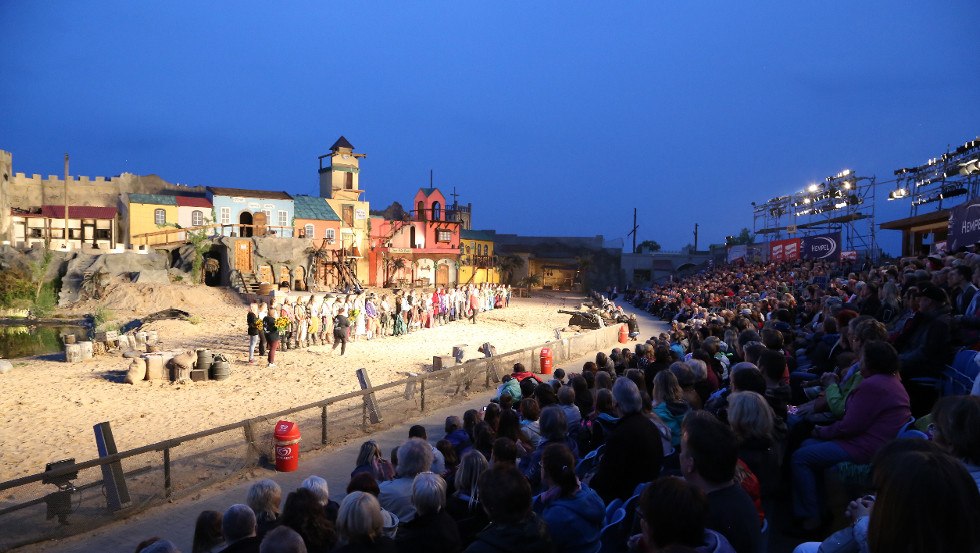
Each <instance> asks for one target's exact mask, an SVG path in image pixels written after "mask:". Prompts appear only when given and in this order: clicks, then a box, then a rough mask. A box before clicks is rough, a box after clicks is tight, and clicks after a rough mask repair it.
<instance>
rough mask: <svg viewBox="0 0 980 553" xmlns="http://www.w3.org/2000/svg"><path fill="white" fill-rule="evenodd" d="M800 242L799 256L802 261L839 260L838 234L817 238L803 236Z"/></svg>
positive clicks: (822, 235) (823, 235) (833, 233)
mask: <svg viewBox="0 0 980 553" xmlns="http://www.w3.org/2000/svg"><path fill="white" fill-rule="evenodd" d="M801 242H802V244H801V253H800V256H801V257H802V258H803V259H824V260H827V261H838V260H840V252H841V247H840V233H839V232H832V233H830V234H821V235H818V236H804V237H803V239H802V240H801Z"/></svg>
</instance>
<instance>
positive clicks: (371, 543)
mask: <svg viewBox="0 0 980 553" xmlns="http://www.w3.org/2000/svg"><path fill="white" fill-rule="evenodd" d="M383 524H384V519H383V518H382V516H381V504H380V503H378V500H377V499H376V498H375V497H374V496H373V495H371V494H369V493H365V492H358V491H355V492H351V493H349V494H347V497H345V498H344V500H343V502H341V504H340V510H339V511H338V512H337V532H338V533H339V534H340V543H342V544H343V545H341V546H340V547H339V548H337V549H335V551H336V552H337V553H351V552H354V551H395V543H394V541H392V539H391V538H389V537H388V536H385V535H384V534H382V532H381V530H382V526H383Z"/></svg>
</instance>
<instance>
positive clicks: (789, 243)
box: [769, 238, 800, 263]
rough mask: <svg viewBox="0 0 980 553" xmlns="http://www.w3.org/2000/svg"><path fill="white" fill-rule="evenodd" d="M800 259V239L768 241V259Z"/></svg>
mask: <svg viewBox="0 0 980 553" xmlns="http://www.w3.org/2000/svg"><path fill="white" fill-rule="evenodd" d="M799 259H800V239H799V238H788V239H786V240H773V241H772V242H769V261H773V262H776V263H780V262H783V261H797V260H799Z"/></svg>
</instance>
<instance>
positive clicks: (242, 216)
mask: <svg viewBox="0 0 980 553" xmlns="http://www.w3.org/2000/svg"><path fill="white" fill-rule="evenodd" d="M238 224H239V227H238V236H241V237H243V238H250V237H251V236H252V212H251V211H243V212H241V213H239V214H238Z"/></svg>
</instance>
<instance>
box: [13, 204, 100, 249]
mask: <svg viewBox="0 0 980 553" xmlns="http://www.w3.org/2000/svg"><path fill="white" fill-rule="evenodd" d="M9 215H10V221H11V228H12V231H13V232H12V234H13V241H12V242H13V245H14V246H17V247H24V248H30V247H33V246H35V245H37V244H40V245H42V246H43V245H45V244H47V245H48V248H49V249H52V250H79V249H84V248H92V249H97V250H101V251H102V252H109V251H110V250H113V249H115V248H116V245H117V243H118V242H117V239H116V215H117V211H116V208H114V207H106V206H88V205H72V206H68V236H67V240H66V239H65V238H66V237H65V206H63V205H44V206H41V207H40V209H34V210H24V209H19V208H14V209H11V211H10V213H9Z"/></svg>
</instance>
